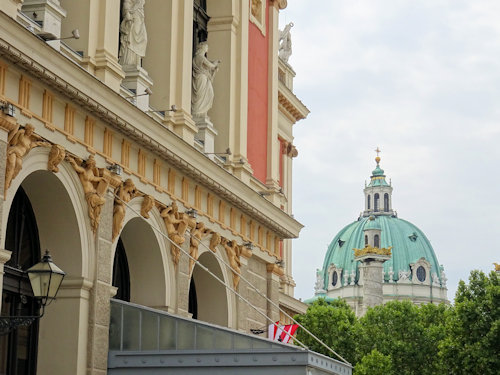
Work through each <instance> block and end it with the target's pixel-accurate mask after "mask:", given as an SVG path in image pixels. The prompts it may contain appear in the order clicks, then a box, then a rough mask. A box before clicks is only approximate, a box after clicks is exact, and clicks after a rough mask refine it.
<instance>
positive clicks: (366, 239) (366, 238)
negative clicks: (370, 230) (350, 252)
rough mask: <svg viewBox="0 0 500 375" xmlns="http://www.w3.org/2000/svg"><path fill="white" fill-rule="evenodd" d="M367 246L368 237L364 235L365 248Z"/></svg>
mask: <svg viewBox="0 0 500 375" xmlns="http://www.w3.org/2000/svg"><path fill="white" fill-rule="evenodd" d="M366 245H368V236H367V235H366V234H365V246H366Z"/></svg>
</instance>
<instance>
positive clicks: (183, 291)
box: [170, 241, 191, 317]
mask: <svg viewBox="0 0 500 375" xmlns="http://www.w3.org/2000/svg"><path fill="white" fill-rule="evenodd" d="M170 246H173V244H170ZM188 246H189V241H186V242H185V243H184V244H183V246H182V247H183V250H184V251H187V252H189V249H187V247H188ZM186 249H187V250H186ZM175 272H176V278H175V279H176V280H177V286H176V290H177V298H176V300H177V306H176V307H175V309H176V310H175V312H176V314H177V315H180V316H184V317H189V316H190V315H189V284H190V280H191V276H190V274H189V257H188V256H187V255H186V254H184V252H181V256H180V258H179V264H178V265H177V270H176V271H175Z"/></svg>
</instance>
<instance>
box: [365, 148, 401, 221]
mask: <svg viewBox="0 0 500 375" xmlns="http://www.w3.org/2000/svg"><path fill="white" fill-rule="evenodd" d="M375 152H376V153H377V157H376V158H375V162H376V163H377V165H376V167H375V169H374V170H373V171H372V175H371V177H370V183H369V184H368V185H367V186H366V187H365V189H364V190H363V192H364V193H365V210H364V211H363V213H362V216H363V217H368V216H372V215H376V216H378V215H388V216H394V215H395V214H396V213H395V211H394V210H393V209H392V186H391V184H388V183H387V181H386V180H385V174H384V170H383V169H382V168H380V160H381V159H380V156H379V155H378V154H379V153H380V152H381V151H380V149H379V148H378V147H377V149H376V150H375Z"/></svg>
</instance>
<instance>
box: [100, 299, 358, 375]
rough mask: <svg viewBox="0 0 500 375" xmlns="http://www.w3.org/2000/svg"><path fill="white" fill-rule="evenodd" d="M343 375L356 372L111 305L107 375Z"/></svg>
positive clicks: (269, 344) (223, 331)
mask: <svg viewBox="0 0 500 375" xmlns="http://www.w3.org/2000/svg"><path fill="white" fill-rule="evenodd" d="M132 373H134V374H135V373H140V374H143V375H148V374H151V375H153V374H155V375H156V374H167V373H168V374H175V375H178V374H214V375H215V374H235V375H239V374H242V375H243V374H266V375H274V374H287V375H295V374H297V375H298V374H301V375H306V374H318V375H320V374H321V375H323V374H339V375H340V374H342V375H351V374H352V368H351V366H348V365H346V364H344V363H341V362H339V361H336V360H333V359H331V358H329V357H326V356H323V355H321V354H317V353H314V352H311V351H308V350H305V349H302V348H299V347H297V346H293V345H287V344H281V343H278V342H273V341H269V340H266V339H262V338H260V337H256V336H252V335H248V334H245V333H241V332H238V331H234V330H231V329H228V328H223V327H218V326H214V325H212V324H208V323H204V322H201V321H198V320H193V319H185V318H181V317H178V316H174V315H171V314H169V313H166V312H163V311H159V310H154V309H150V308H147V307H144V306H139V305H134V304H131V303H126V302H122V301H118V300H111V322H110V332H109V356H108V374H110V375H116V374H120V375H121V374H132Z"/></svg>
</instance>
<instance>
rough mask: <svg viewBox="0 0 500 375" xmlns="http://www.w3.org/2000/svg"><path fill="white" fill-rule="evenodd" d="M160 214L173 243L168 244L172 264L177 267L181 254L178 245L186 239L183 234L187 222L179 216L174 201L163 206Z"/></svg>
mask: <svg viewBox="0 0 500 375" xmlns="http://www.w3.org/2000/svg"><path fill="white" fill-rule="evenodd" d="M160 215H161V217H162V218H163V221H164V222H165V226H166V228H167V233H168V238H170V239H171V240H172V241H173V242H174V244H175V245H174V244H172V245H171V246H170V252H171V253H172V257H173V261H174V265H175V266H176V267H177V265H178V264H179V259H180V256H181V250H180V246H181V245H182V244H183V243H184V242H185V241H186V239H185V238H184V234H185V233H186V229H187V223H186V222H185V221H184V219H183V218H179V216H180V215H179V209H178V208H177V203H175V202H172V204H171V205H170V206H168V207H167V208H165V209H164V210H163V211H162V212H161V214H160Z"/></svg>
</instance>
